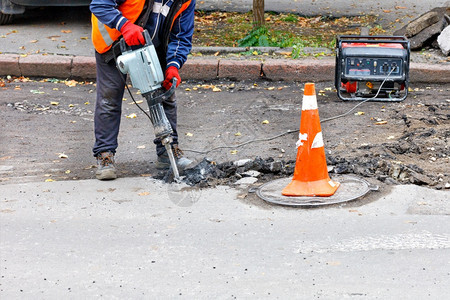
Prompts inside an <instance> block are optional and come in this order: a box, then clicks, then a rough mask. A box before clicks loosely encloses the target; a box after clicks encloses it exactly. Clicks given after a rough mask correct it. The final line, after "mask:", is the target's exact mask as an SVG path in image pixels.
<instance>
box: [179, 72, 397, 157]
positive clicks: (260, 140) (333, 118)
mask: <svg viewBox="0 0 450 300" xmlns="http://www.w3.org/2000/svg"><path fill="white" fill-rule="evenodd" d="M394 70H395V68H392V70H391V71H390V72H389V73H388V74H387V76H386V78H385V79H384V80H383V82H382V83H381V84H380V87H379V88H378V91H377V93H376V94H375V96H373V97H371V98H367V99H365V100H364V101H361V102H359V103H358V104H357V105H355V106H353V107H352V108H351V109H350V110H349V111H347V112H346V113H344V114H341V115H337V116H334V117H330V118H326V119H323V120H321V121H320V123H325V122H328V121H331V120H335V119H338V118H342V117H345V116H348V115H349V114H350V113H351V112H352V111H354V110H355V109H356V108H357V107H359V106H360V105H362V104H363V103H366V102H368V101H370V100H373V99H375V98H376V97H378V95H379V94H380V91H381V88H382V87H383V85H384V83H385V82H386V80H387V79H388V78H389V76H390V75H391V73H392V72H393V71H394ZM291 133H298V129H295V130H292V129H290V130H287V131H286V132H283V133H280V134H277V135H275V136H272V137H268V138H262V139H253V140H249V141H246V142H243V143H240V144H237V145H233V146H218V147H215V148H212V149H210V150H207V151H198V150H192V149H183V152H193V153H198V154H208V153H209V152H213V151H216V150H219V149H235V148H240V147H242V146H245V145H247V144H250V143H256V142H267V141H271V140H274V139H277V138H279V137H282V136H285V135H288V134H291Z"/></svg>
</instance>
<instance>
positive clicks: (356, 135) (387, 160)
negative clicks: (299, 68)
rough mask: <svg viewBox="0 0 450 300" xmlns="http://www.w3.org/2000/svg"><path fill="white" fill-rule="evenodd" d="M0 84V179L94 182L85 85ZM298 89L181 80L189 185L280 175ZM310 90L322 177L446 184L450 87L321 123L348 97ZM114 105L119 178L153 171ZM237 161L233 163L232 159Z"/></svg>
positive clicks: (147, 145)
mask: <svg viewBox="0 0 450 300" xmlns="http://www.w3.org/2000/svg"><path fill="white" fill-rule="evenodd" d="M4 85H5V86H4V87H3V90H2V93H3V95H4V97H2V99H1V100H0V107H1V109H0V117H1V118H2V120H4V121H5V122H4V127H3V130H2V132H1V139H2V141H7V142H2V143H1V147H0V152H1V153H2V156H1V157H0V163H1V169H0V180H1V182H4V183H13V182H26V181H45V180H69V179H76V180H80V179H89V178H95V176H94V172H95V160H94V158H93V157H92V153H91V147H92V144H93V111H94V103H95V85H93V84H91V83H81V84H77V85H76V86H73V87H70V86H67V85H66V84H64V82H59V83H53V82H48V81H46V82H40V81H27V82H21V81H17V82H15V81H12V82H8V81H4ZM302 88H303V84H299V83H286V82H268V81H263V80H260V81H255V82H233V81H209V82H187V83H183V85H182V86H181V87H180V88H179V89H178V91H177V98H178V107H179V125H178V133H179V136H180V146H181V147H182V149H183V150H185V154H186V155H187V156H188V157H189V158H192V159H194V160H195V161H196V162H197V163H201V162H202V163H203V164H204V166H208V167H209V169H208V172H204V173H203V174H202V176H203V178H197V179H196V180H195V181H194V180H193V181H192V182H190V184H192V185H195V186H201V187H203V186H214V185H217V184H233V185H234V184H236V182H237V181H238V180H241V179H243V178H244V179H245V178H250V179H249V182H250V183H249V184H250V185H252V184H260V183H263V182H266V181H268V180H271V179H274V178H277V177H286V176H290V175H291V174H292V172H293V168H294V167H295V164H294V162H295V159H296V154H297V152H296V148H295V143H296V141H297V139H298V134H297V132H298V129H299V124H300V116H301V102H302V97H303V91H302ZM316 92H317V94H318V104H319V113H320V117H321V120H322V131H323V134H324V142H325V150H326V156H327V161H328V166H329V168H330V173H331V174H333V173H338V174H356V175H359V176H362V177H364V178H367V179H373V180H377V181H380V182H384V183H386V184H396V183H412V184H419V185H425V186H430V187H432V188H435V189H443V188H446V187H448V185H449V180H450V179H449V178H450V176H449V175H450V174H449V168H448V165H449V156H450V152H449V146H448V145H449V142H448V139H449V135H450V124H449V117H450V110H449V104H450V85H448V84H447V85H417V86H412V91H411V93H410V96H409V97H408V98H407V99H406V100H405V101H403V102H382V103H380V102H367V103H364V104H363V105H361V106H359V107H358V108H357V109H356V110H355V111H353V112H352V113H350V114H349V115H347V116H346V117H342V118H338V119H334V120H328V119H330V118H331V117H334V116H336V115H341V114H344V113H346V112H348V111H349V110H350V109H352V108H353V107H354V106H355V105H356V104H357V103H356V102H344V101H341V100H339V99H338V98H337V96H336V92H335V91H334V89H333V84H332V83H318V84H316ZM134 93H135V97H137V100H142V99H140V98H139V97H141V96H139V95H138V94H136V91H134ZM55 102H57V103H55ZM52 103H53V104H52ZM122 111H123V115H122V124H121V134H120V136H119V148H118V149H117V155H116V161H117V167H118V169H119V176H120V177H130V176H152V177H157V176H158V172H157V171H156V169H155V167H154V161H155V160H156V154H155V151H154V145H153V142H152V140H153V130H152V128H151V125H150V122H149V120H148V119H146V117H145V116H144V115H143V114H142V113H141V112H140V111H139V110H138V108H137V107H136V105H135V104H133V103H132V101H131V98H130V97H129V96H128V95H125V99H124V102H123V109H122ZM133 114H135V116H134V115H133ZM327 120H328V121H327ZM376 124H380V125H376ZM287 132H291V133H287ZM205 158H207V159H205ZM239 161H240V163H241V165H239V164H238V165H236V162H239ZM243 162H244V163H243ZM252 171H255V172H252ZM256 172H258V173H256ZM251 178H255V179H256V180H255V179H251Z"/></svg>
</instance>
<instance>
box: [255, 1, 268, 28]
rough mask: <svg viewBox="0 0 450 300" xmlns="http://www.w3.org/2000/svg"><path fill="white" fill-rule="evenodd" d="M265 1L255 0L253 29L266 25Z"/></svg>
mask: <svg viewBox="0 0 450 300" xmlns="http://www.w3.org/2000/svg"><path fill="white" fill-rule="evenodd" d="M264 21H265V20H264V0H253V28H258V27H260V26H263V25H264Z"/></svg>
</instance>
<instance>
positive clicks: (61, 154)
mask: <svg viewBox="0 0 450 300" xmlns="http://www.w3.org/2000/svg"><path fill="white" fill-rule="evenodd" d="M58 157H59V158H69V157H68V156H67V155H66V154H64V153H59V155H58Z"/></svg>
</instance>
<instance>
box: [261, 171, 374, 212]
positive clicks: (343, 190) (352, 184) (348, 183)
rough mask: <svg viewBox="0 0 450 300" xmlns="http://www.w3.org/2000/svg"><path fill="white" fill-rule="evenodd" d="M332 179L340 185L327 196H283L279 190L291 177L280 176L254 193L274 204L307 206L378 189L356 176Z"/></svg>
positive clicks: (340, 199)
mask: <svg viewBox="0 0 450 300" xmlns="http://www.w3.org/2000/svg"><path fill="white" fill-rule="evenodd" d="M332 179H333V180H334V181H337V182H339V183H340V184H341V185H340V186H339V188H338V189H337V191H336V193H334V195H332V196H329V197H304V196H302V197H291V196H283V195H282V194H281V191H282V190H283V189H284V187H286V186H287V185H288V184H289V183H290V182H291V180H292V178H280V179H276V180H273V181H269V182H267V183H265V184H263V185H261V186H260V187H259V188H258V189H257V190H256V195H258V197H259V198H261V199H262V200H264V201H267V202H270V203H274V204H279V205H287V206H306V207H308V206H321V205H329V204H336V203H343V202H348V201H352V200H356V199H358V198H360V197H362V196H364V195H365V194H367V193H368V192H369V191H371V190H377V189H378V187H377V186H374V185H371V184H370V183H368V182H367V181H366V180H364V179H362V178H359V177H356V176H349V175H335V176H333V177H332Z"/></svg>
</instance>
